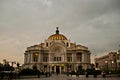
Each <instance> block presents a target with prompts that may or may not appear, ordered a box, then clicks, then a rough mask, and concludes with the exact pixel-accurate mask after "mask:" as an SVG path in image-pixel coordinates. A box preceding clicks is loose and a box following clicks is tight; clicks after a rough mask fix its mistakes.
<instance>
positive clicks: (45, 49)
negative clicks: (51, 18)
mask: <svg viewBox="0 0 120 80" xmlns="http://www.w3.org/2000/svg"><path fill="white" fill-rule="evenodd" d="M90 55H91V52H90V50H89V49H88V47H86V46H83V45H80V44H76V43H75V42H71V41H70V39H68V38H67V37H66V36H65V35H63V34H61V33H60V31H59V29H58V27H56V32H55V34H52V35H50V36H49V37H48V39H46V40H45V41H44V42H43V43H40V44H38V45H32V46H30V47H27V49H26V51H25V53H24V65H23V68H33V66H36V67H37V69H38V70H40V71H44V69H47V70H48V71H50V72H56V71H57V70H59V71H60V73H65V72H66V71H67V70H68V69H70V70H71V71H77V70H78V67H79V66H82V68H83V69H85V70H86V69H88V68H90V64H91V60H90Z"/></svg>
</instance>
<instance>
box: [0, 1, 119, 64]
mask: <svg viewBox="0 0 120 80" xmlns="http://www.w3.org/2000/svg"><path fill="white" fill-rule="evenodd" d="M57 25H59V30H60V33H61V34H63V35H65V36H66V37H67V38H68V39H70V40H71V42H76V43H77V44H81V45H84V46H87V47H88V48H89V50H90V51H91V56H92V57H94V56H95V55H97V56H101V55H104V54H107V53H108V52H110V51H117V50H118V49H119V45H120V0H0V61H2V60H3V59H7V60H10V61H18V62H20V63H21V64H22V63H23V62H24V52H25V50H26V48H27V47H29V46H32V45H35V44H39V43H41V42H44V40H45V39H47V38H48V37H49V36H50V35H52V34H54V33H55V30H56V26H57Z"/></svg>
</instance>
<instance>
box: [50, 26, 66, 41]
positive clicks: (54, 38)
mask: <svg viewBox="0 0 120 80" xmlns="http://www.w3.org/2000/svg"><path fill="white" fill-rule="evenodd" d="M48 39H49V40H67V38H66V37H65V36H64V35H62V34H59V30H58V27H57V30H56V34H53V35H51V36H50V37H49V38H48Z"/></svg>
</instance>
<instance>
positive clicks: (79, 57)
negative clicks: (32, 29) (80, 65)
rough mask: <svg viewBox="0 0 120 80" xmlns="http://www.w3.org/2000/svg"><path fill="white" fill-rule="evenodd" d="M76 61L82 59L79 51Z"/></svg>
mask: <svg viewBox="0 0 120 80" xmlns="http://www.w3.org/2000/svg"><path fill="white" fill-rule="evenodd" d="M77 61H78V62H81V61H82V53H81V52H79V53H77Z"/></svg>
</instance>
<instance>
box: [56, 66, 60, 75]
mask: <svg viewBox="0 0 120 80" xmlns="http://www.w3.org/2000/svg"><path fill="white" fill-rule="evenodd" d="M59 73H60V66H56V74H59Z"/></svg>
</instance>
